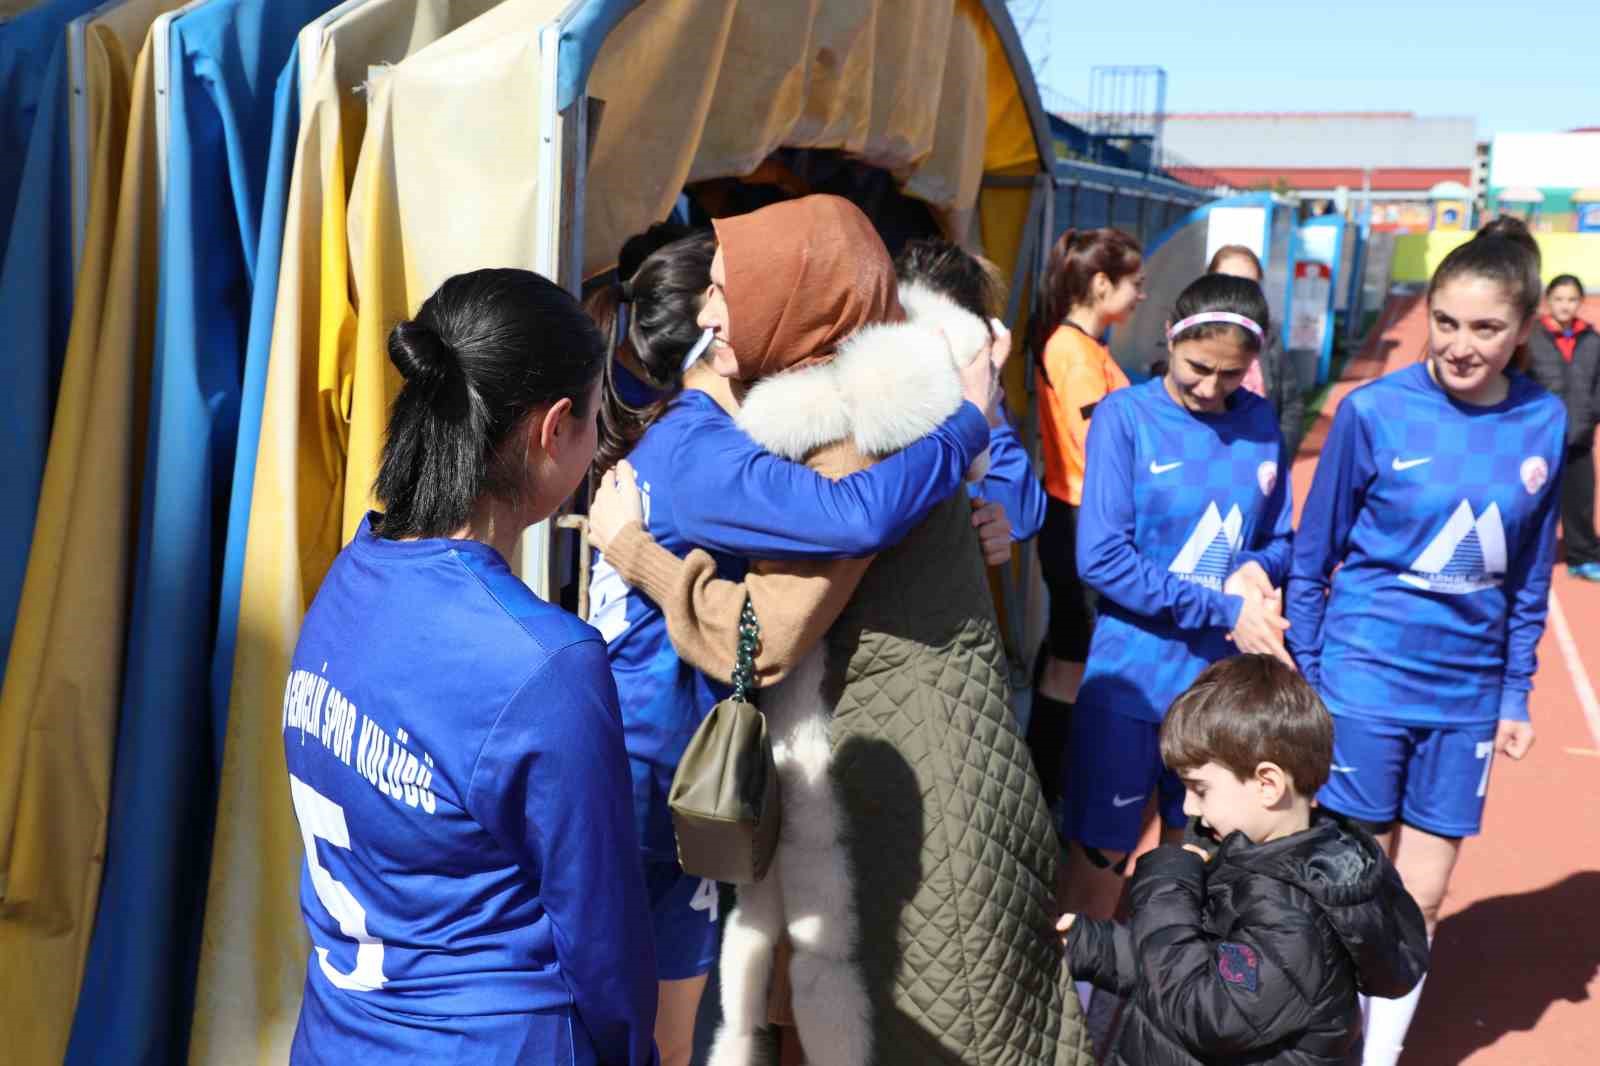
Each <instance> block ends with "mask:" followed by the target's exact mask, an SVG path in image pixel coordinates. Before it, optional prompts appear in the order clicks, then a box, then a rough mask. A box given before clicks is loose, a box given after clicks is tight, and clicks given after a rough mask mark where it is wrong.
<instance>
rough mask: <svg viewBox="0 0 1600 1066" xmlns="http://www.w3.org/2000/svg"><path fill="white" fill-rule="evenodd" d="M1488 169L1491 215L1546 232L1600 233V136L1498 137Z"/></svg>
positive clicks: (1592, 132)
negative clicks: (1518, 218)
mask: <svg viewBox="0 0 1600 1066" xmlns="http://www.w3.org/2000/svg"><path fill="white" fill-rule="evenodd" d="M1488 170H1489V175H1488V190H1487V197H1486V199H1487V207H1488V210H1489V211H1490V212H1493V213H1497V214H1512V215H1518V216H1521V217H1522V218H1525V219H1527V220H1528V221H1529V223H1530V224H1531V225H1532V226H1533V227H1534V228H1535V229H1539V230H1544V231H1547V232H1556V233H1567V232H1571V231H1573V230H1583V231H1586V232H1596V231H1600V131H1597V130H1593V129H1585V130H1573V131H1572V132H1570V133H1502V134H1499V135H1497V136H1496V137H1495V139H1494V140H1493V142H1491V144H1490V146H1489V166H1488Z"/></svg>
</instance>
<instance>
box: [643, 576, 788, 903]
mask: <svg viewBox="0 0 1600 1066" xmlns="http://www.w3.org/2000/svg"><path fill="white" fill-rule="evenodd" d="M760 636H761V627H760V625H759V623H757V621H756V612H755V608H754V607H753V606H752V605H751V603H750V601H749V599H748V598H747V599H746V600H745V602H744V611H743V612H742V613H741V614H740V616H739V647H738V654H737V655H736V656H735V659H734V670H733V695H731V696H729V697H728V698H727V699H725V700H723V701H722V702H721V703H719V704H717V705H716V706H715V707H713V708H711V713H710V714H708V715H706V718H705V721H703V722H701V723H700V728H699V729H697V730H695V734H694V737H693V738H691V739H690V741H689V747H688V748H687V749H685V751H684V753H683V759H682V760H681V761H680V762H679V763H678V772H677V773H676V774H674V775H673V777H672V791H671V792H670V793H669V794H668V796H667V805H668V806H669V807H671V808H672V827H673V829H674V831H675V832H676V833H677V837H678V864H679V865H681V866H682V867H683V869H684V872H686V873H689V874H692V875H693V876H695V877H707V878H710V879H711V880H713V881H723V882H726V883H728V884H735V885H747V884H751V883H753V882H756V881H759V880H761V879H762V878H763V877H765V876H766V873H767V867H768V866H770V865H771V863H772V856H773V853H774V852H776V851H777V850H778V819H779V810H778V768H777V765H776V764H775V763H774V762H773V760H772V738H771V737H770V736H768V735H767V719H766V716H765V715H763V714H762V713H761V712H760V711H759V710H757V709H756V706H755V704H754V703H753V702H751V696H752V695H753V693H754V691H755V687H756V683H755V650H756V642H757V641H758V640H759V639H760Z"/></svg>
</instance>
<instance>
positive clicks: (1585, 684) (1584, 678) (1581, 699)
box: [1550, 589, 1600, 749]
mask: <svg viewBox="0 0 1600 1066" xmlns="http://www.w3.org/2000/svg"><path fill="white" fill-rule="evenodd" d="M1550 625H1551V627H1552V628H1553V629H1554V630H1555V634H1556V645H1557V646H1558V647H1559V648H1560V649H1561V657H1562V658H1564V659H1565V660H1566V661H1567V675H1568V676H1569V677H1571V678H1572V688H1573V691H1574V692H1576V693H1577V694H1578V703H1579V704H1580V705H1581V706H1582V707H1583V716H1584V718H1586V719H1588V722H1589V735H1590V736H1592V737H1593V738H1594V746H1595V748H1596V749H1600V699H1596V698H1595V694H1594V686H1593V685H1592V684H1590V683H1589V671H1588V670H1586V669H1585V668H1584V665H1583V656H1581V655H1579V654H1578V642H1577V641H1575V640H1573V639H1572V627H1571V626H1569V625H1567V615H1566V612H1564V611H1562V609H1561V600H1560V599H1558V598H1557V596H1556V590H1555V589H1551V590H1550Z"/></svg>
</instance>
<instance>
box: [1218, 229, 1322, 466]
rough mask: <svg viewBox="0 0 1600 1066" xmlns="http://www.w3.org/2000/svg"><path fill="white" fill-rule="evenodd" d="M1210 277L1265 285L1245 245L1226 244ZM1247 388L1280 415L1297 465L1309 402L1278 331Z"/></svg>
mask: <svg viewBox="0 0 1600 1066" xmlns="http://www.w3.org/2000/svg"><path fill="white" fill-rule="evenodd" d="M1206 273H1207V274H1231V275H1232V276H1234V277H1236V278H1249V279H1250V280H1251V281H1253V282H1255V283H1256V284H1257V285H1260V284H1261V279H1262V277H1263V275H1264V272H1263V271H1262V269H1261V260H1260V259H1257V258H1256V253H1254V252H1252V251H1251V250H1250V249H1248V248H1246V247H1245V246H1244V245H1242V244H1226V245H1223V246H1222V247H1221V248H1218V249H1217V254H1216V255H1214V256H1212V257H1211V265H1209V266H1207V267H1206ZM1244 387H1245V388H1247V389H1249V390H1250V391H1251V392H1253V393H1255V394H1256V395H1257V396H1260V397H1261V398H1262V399H1264V400H1266V401H1267V402H1268V403H1270V404H1271V405H1272V409H1273V410H1274V411H1276V412H1278V430H1279V431H1280V432H1281V433H1282V434H1283V449H1284V455H1285V457H1286V458H1287V460H1288V461H1289V462H1291V463H1292V462H1294V457H1295V455H1296V454H1297V453H1298V452H1299V451H1300V441H1301V439H1302V438H1304V436H1305V422H1306V400H1305V393H1304V391H1303V390H1302V389H1301V386H1300V376H1299V374H1297V373H1296V372H1295V368H1294V360H1293V359H1290V358H1289V357H1288V355H1287V354H1286V353H1285V352H1284V350H1283V345H1282V344H1281V343H1279V337H1278V333H1277V331H1274V332H1273V334H1272V335H1271V336H1270V337H1268V338H1267V342H1266V345H1265V346H1264V347H1263V348H1262V349H1261V354H1260V355H1259V356H1257V357H1256V361H1255V362H1254V363H1252V364H1251V365H1250V369H1249V371H1247V372H1246V373H1245V377H1244Z"/></svg>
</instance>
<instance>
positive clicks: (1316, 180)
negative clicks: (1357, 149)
mask: <svg viewBox="0 0 1600 1066" xmlns="http://www.w3.org/2000/svg"><path fill="white" fill-rule="evenodd" d="M1168 171H1169V173H1171V174H1172V176H1173V177H1175V178H1177V179H1178V180H1179V181H1183V182H1188V183H1190V184H1193V185H1210V184H1211V183H1212V182H1214V181H1216V180H1219V179H1220V180H1221V181H1223V182H1225V183H1226V184H1228V185H1231V186H1233V187H1234V188H1236V189H1254V188H1259V187H1262V186H1269V187H1270V186H1273V185H1276V184H1277V183H1278V179H1279V178H1282V179H1283V181H1284V182H1285V183H1286V184H1287V185H1288V186H1289V187H1290V188H1291V189H1333V188H1337V187H1338V186H1340V185H1344V186H1348V187H1349V188H1351V189H1359V188H1361V186H1362V178H1363V171H1362V168H1360V167H1205V168H1204V169H1202V168H1200V167H1169V168H1168ZM1213 175H1214V177H1213ZM1441 181H1458V182H1460V183H1461V184H1463V185H1471V183H1472V171H1471V169H1470V168H1468V167H1379V168H1377V169H1375V170H1373V172H1372V189H1373V191H1374V192H1427V191H1428V190H1429V189H1431V188H1433V187H1434V186H1435V185H1437V184H1439V183H1440V182H1441Z"/></svg>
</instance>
